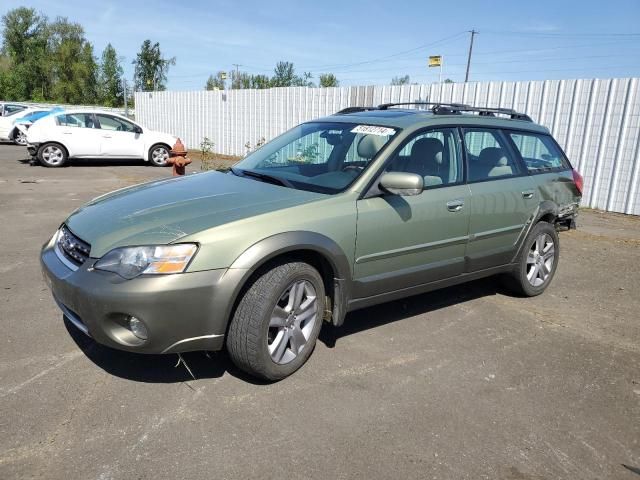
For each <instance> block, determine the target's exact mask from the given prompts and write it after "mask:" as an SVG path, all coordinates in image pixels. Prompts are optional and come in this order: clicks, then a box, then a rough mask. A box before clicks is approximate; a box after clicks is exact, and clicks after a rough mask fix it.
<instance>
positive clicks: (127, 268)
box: [93, 243, 198, 279]
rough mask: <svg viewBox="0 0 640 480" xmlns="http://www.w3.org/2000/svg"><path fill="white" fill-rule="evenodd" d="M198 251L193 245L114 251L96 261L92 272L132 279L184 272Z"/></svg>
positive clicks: (125, 248)
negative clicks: (96, 271) (94, 270)
mask: <svg viewBox="0 0 640 480" xmlns="http://www.w3.org/2000/svg"><path fill="white" fill-rule="evenodd" d="M197 250H198V246H197V245H195V244H193V243H179V244H176V245H158V246H148V247H123V248H116V249H114V250H111V251H110V252H109V253H107V254H106V255H105V256H104V257H102V258H101V259H100V260H98V261H97V262H96V263H95V265H94V266H93V268H95V269H96V270H105V271H107V272H113V273H117V274H118V275H120V276H121V277H123V278H126V279H131V278H135V277H137V276H138V275H143V274H163V273H180V272H184V270H185V269H186V268H187V265H189V262H190V261H191V259H192V258H193V256H194V255H195V253H196V251H197Z"/></svg>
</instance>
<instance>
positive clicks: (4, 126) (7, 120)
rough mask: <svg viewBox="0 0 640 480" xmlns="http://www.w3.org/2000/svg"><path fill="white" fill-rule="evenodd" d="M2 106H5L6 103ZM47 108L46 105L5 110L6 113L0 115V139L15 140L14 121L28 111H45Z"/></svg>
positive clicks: (16, 131)
mask: <svg viewBox="0 0 640 480" xmlns="http://www.w3.org/2000/svg"><path fill="white" fill-rule="evenodd" d="M12 106H14V105H12ZM3 107H4V108H6V107H7V105H4V106H3ZM14 107H15V106H14ZM47 110H49V108H47V107H29V108H20V109H18V108H14V109H13V110H6V115H3V116H1V117H0V141H7V140H9V141H12V142H15V141H16V135H17V134H18V132H19V131H18V130H17V129H16V126H15V121H16V120H18V119H19V118H22V117H24V116H25V115H29V114H30V113H36V112H46V111H47ZM16 143H17V142H16Z"/></svg>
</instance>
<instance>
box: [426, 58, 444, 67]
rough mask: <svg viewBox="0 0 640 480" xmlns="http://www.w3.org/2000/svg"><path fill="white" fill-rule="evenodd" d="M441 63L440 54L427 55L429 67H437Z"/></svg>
mask: <svg viewBox="0 0 640 480" xmlns="http://www.w3.org/2000/svg"><path fill="white" fill-rule="evenodd" d="M441 65H442V56H441V55H432V56H430V57H429V67H439V66H441Z"/></svg>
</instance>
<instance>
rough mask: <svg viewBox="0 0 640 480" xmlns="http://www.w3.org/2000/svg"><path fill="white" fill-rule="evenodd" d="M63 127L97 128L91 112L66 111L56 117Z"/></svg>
mask: <svg viewBox="0 0 640 480" xmlns="http://www.w3.org/2000/svg"><path fill="white" fill-rule="evenodd" d="M56 123H57V124H58V125H60V126H61V127H79V128H96V125H95V122H94V121H93V115H92V114H90V113H65V114H62V115H58V116H57V117H56Z"/></svg>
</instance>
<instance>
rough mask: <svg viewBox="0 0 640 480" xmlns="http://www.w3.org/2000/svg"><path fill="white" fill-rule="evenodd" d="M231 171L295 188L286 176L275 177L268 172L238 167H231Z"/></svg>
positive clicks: (241, 175)
mask: <svg viewBox="0 0 640 480" xmlns="http://www.w3.org/2000/svg"><path fill="white" fill-rule="evenodd" d="M231 172H232V173H233V174H234V175H238V176H239V177H243V176H244V177H253V178H257V179H258V180H262V181H264V182H268V183H273V184H276V185H281V186H283V187H287V188H295V187H294V186H293V184H292V183H291V182H290V181H288V180H285V179H284V178H280V177H275V176H273V175H269V174H266V173H260V172H255V171H253V170H240V169H237V168H233V167H232V168H231Z"/></svg>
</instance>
